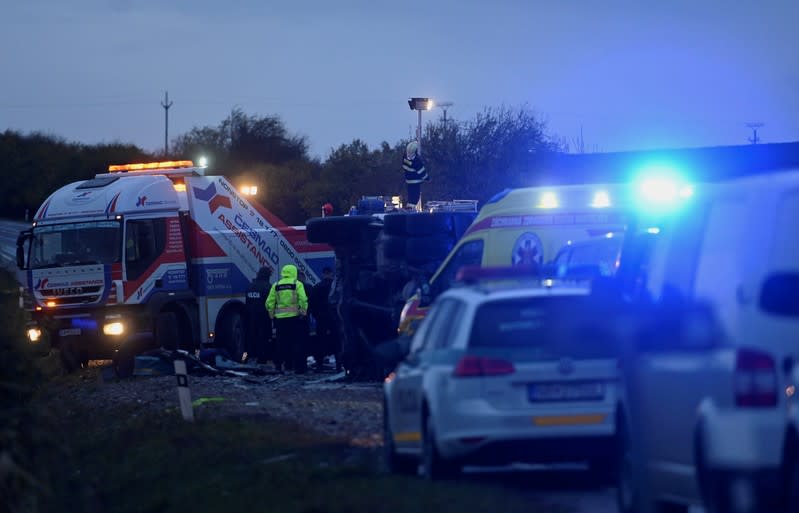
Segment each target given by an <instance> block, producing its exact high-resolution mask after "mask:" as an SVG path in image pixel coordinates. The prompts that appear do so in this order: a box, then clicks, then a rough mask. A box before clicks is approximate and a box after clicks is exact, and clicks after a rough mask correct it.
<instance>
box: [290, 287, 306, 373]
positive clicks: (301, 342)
mask: <svg viewBox="0 0 799 513" xmlns="http://www.w3.org/2000/svg"><path fill="white" fill-rule="evenodd" d="M297 281H299V282H300V283H301V284H302V286H303V288H304V289H305V290H306V291H310V290H311V286H310V285H308V277H307V276H306V275H305V272H304V271H298V272H297ZM309 302H310V298H309ZM309 308H310V303H309ZM308 313H310V311H308ZM302 320H303V323H302V326H301V328H298V329H299V330H300V331H298V332H297V342H296V343H295V344H294V354H293V355H292V362H293V366H294V372H295V373H296V374H302V373H304V372H306V371H307V370H308V356H310V351H309V349H310V346H311V316H310V315H305V316H303V319H302Z"/></svg>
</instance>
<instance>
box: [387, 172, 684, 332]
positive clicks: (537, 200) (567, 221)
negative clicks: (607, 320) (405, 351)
mask: <svg viewBox="0 0 799 513" xmlns="http://www.w3.org/2000/svg"><path fill="white" fill-rule="evenodd" d="M692 193H693V188H692V186H691V184H689V183H688V182H687V181H685V180H684V179H683V178H682V177H681V176H679V175H677V174H674V173H671V172H667V173H653V174H652V175H651V176H649V177H647V178H644V177H641V178H635V179H634V180H631V181H630V182H629V183H621V184H586V185H565V186H557V187H527V188H520V189H506V190H504V191H502V192H500V193H499V194H497V195H496V196H494V197H493V198H491V199H490V200H489V201H487V202H486V204H485V205H484V206H483V207H482V209H481V210H480V212H479V213H478V215H477V218H475V220H474V222H473V223H472V224H471V226H470V227H469V228H468V230H467V231H466V233H465V234H464V235H463V237H462V238H461V239H460V240H459V241H458V243H457V244H456V245H455V247H454V248H453V249H452V251H451V252H450V254H449V255H448V256H447V258H446V259H445V260H444V262H443V263H442V264H441V266H440V267H439V268H438V270H437V271H436V272H435V273H434V274H433V275H432V277H431V278H430V279H429V282H428V283H426V284H424V285H423V286H422V287H421V288H420V290H419V291H418V292H417V293H416V294H415V295H413V296H412V297H411V298H409V299H408V301H407V302H406V303H405V306H404V308H403V310H402V313H401V314H400V323H399V328H398V331H399V333H400V335H403V334H404V335H411V334H412V333H413V332H414V330H415V326H416V325H417V324H418V322H419V321H421V320H422V319H423V318H424V316H425V315H426V313H427V310H428V308H429V305H430V303H431V302H432V300H433V299H435V297H437V296H438V295H440V294H441V293H443V292H444V291H446V290H447V289H449V288H450V287H451V286H452V285H453V284H454V283H455V282H456V280H457V279H459V278H460V276H459V271H461V270H466V269H469V270H474V268H475V267H480V268H485V270H486V271H487V272H489V273H490V274H492V275H494V276H495V277H496V276H498V274H497V273H496V272H493V271H489V269H488V268H500V267H502V268H511V267H518V269H519V272H520V274H519V275H522V274H525V273H527V274H529V273H530V272H533V273H534V274H541V273H546V274H547V275H548V276H550V277H552V278H557V277H561V278H562V277H566V276H568V275H573V274H574V273H580V274H581V275H592V276H612V275H613V274H614V273H615V272H616V270H617V269H618V267H619V263H620V257H621V251H622V246H623V240H624V234H625V232H626V231H627V230H628V229H629V228H630V227H631V226H632V223H635V226H636V227H637V228H636V229H643V230H650V232H652V233H656V231H657V229H658V228H657V226H656V222H657V220H658V219H661V218H662V216H663V215H666V214H667V213H668V212H671V211H672V210H673V209H674V208H675V205H678V204H679V203H681V202H683V201H685V200H686V199H687V198H689V197H690V196H691V195H692ZM648 223H651V224H652V226H646V225H647V224H648ZM493 270H495V269H493ZM511 271H512V269H511ZM461 274H462V273H461ZM500 274H503V275H507V274H508V273H505V272H504V271H503V273H500Z"/></svg>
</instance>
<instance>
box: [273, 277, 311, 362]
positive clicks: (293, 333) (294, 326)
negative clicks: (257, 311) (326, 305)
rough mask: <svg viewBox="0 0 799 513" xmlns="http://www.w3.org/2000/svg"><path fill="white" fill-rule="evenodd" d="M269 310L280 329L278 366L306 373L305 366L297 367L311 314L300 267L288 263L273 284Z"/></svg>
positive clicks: (278, 332)
mask: <svg viewBox="0 0 799 513" xmlns="http://www.w3.org/2000/svg"><path fill="white" fill-rule="evenodd" d="M266 310H267V311H268V312H269V317H271V318H272V319H274V320H275V329H276V330H277V348H276V349H277V351H276V353H277V356H276V359H275V367H276V368H277V370H278V371H279V372H283V365H284V364H286V365H287V366H292V367H294V368H295V372H302V371H304V368H305V366H304V365H297V360H298V358H299V357H298V354H299V353H301V351H300V350H301V349H303V348H302V347H294V346H295V344H302V341H303V335H304V329H305V315H306V313H307V312H308V296H307V295H306V294H305V287H304V286H303V284H302V282H300V281H299V280H297V267H296V266H294V265H292V264H286V265H284V266H283V269H281V271H280V280H278V281H277V282H275V284H274V285H272V288H271V289H270V290H269V296H267V298H266Z"/></svg>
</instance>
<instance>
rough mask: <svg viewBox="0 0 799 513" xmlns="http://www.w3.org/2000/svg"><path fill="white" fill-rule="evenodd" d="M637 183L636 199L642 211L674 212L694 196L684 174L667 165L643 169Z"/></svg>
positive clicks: (692, 189)
mask: <svg viewBox="0 0 799 513" xmlns="http://www.w3.org/2000/svg"><path fill="white" fill-rule="evenodd" d="M635 183H636V187H635V194H636V198H635V199H636V202H637V203H638V205H639V207H640V208H641V209H642V210H649V211H661V212H662V211H663V210H673V209H676V208H678V207H679V206H680V205H682V203H683V202H684V200H686V199H688V198H690V197H691V196H693V194H694V188H693V186H692V185H691V184H689V183H688V181H687V180H686V179H685V178H684V176H683V175H682V173H680V172H679V171H677V170H676V169H675V168H674V167H671V166H667V165H661V164H658V165H650V166H647V167H645V168H643V169H642V170H641V171H640V173H639V174H638V178H637V179H636V182H635Z"/></svg>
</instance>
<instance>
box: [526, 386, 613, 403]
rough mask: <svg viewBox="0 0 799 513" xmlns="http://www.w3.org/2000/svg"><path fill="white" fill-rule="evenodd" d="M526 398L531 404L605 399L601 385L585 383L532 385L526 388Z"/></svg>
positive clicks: (603, 388)
mask: <svg viewBox="0 0 799 513" xmlns="http://www.w3.org/2000/svg"><path fill="white" fill-rule="evenodd" d="M527 392H528V398H529V399H530V401H533V402H542V401H589V400H596V399H602V398H603V397H605V387H604V386H603V384H602V383H597V382H592V381H585V382H581V383H534V384H530V385H528V387H527Z"/></svg>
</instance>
